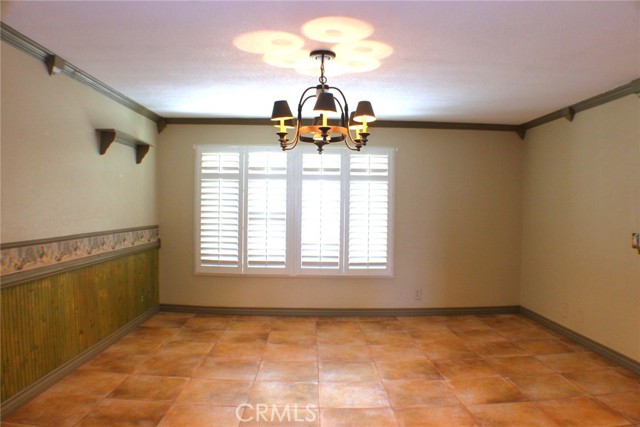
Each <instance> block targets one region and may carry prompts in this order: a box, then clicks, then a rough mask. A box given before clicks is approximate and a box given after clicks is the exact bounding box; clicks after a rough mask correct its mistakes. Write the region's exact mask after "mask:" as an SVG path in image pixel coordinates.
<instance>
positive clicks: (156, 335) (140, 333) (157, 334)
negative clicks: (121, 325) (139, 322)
mask: <svg viewBox="0 0 640 427" xmlns="http://www.w3.org/2000/svg"><path fill="white" fill-rule="evenodd" d="M178 332H180V327H167V328H155V327H147V326H144V325H143V326H140V327H139V328H138V329H136V330H135V331H133V332H131V333H130V334H129V335H127V338H128V339H140V340H161V341H166V340H168V339H171V338H172V337H174V336H175V335H176V334H177V333H178Z"/></svg>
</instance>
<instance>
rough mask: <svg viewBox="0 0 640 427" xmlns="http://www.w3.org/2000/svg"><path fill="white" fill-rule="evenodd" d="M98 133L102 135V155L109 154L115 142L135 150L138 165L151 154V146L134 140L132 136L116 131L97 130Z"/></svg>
mask: <svg viewBox="0 0 640 427" xmlns="http://www.w3.org/2000/svg"><path fill="white" fill-rule="evenodd" d="M96 132H98V134H99V135H100V155H103V154H105V153H106V152H107V150H108V149H109V147H110V146H111V144H113V143H114V142H117V143H120V144H123V145H127V146H129V147H132V148H135V150H136V163H137V164H140V163H141V162H142V159H143V158H144V156H145V155H146V154H147V153H148V152H149V148H150V147H151V144H147V143H146V142H144V141H140V140H139V139H136V138H134V137H133V136H131V135H127V134H126V133H124V132H120V131H119V130H115V129H96Z"/></svg>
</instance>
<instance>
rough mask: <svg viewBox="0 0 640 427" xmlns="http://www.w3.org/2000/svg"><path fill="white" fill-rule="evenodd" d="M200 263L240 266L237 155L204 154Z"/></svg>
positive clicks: (201, 183) (212, 265)
mask: <svg viewBox="0 0 640 427" xmlns="http://www.w3.org/2000/svg"><path fill="white" fill-rule="evenodd" d="M200 172H201V173H200V176H201V180H200V248H199V249H200V265H201V266H208V267H236V268H237V267H239V266H240V219H239V213H240V158H239V155H238V153H203V154H202V157H201V171H200Z"/></svg>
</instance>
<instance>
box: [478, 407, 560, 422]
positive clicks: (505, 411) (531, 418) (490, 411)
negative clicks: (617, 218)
mask: <svg viewBox="0 0 640 427" xmlns="http://www.w3.org/2000/svg"><path fill="white" fill-rule="evenodd" d="M469 411H471V413H472V414H473V416H474V417H475V418H476V420H478V423H479V425H481V426H491V427H514V426H518V427H559V426H557V424H556V423H555V422H554V421H553V420H551V419H550V418H549V417H547V416H546V415H545V414H544V413H543V412H542V411H541V410H540V408H538V407H537V406H536V404H534V403H531V402H519V403H498V404H493V405H479V406H470V407H469Z"/></svg>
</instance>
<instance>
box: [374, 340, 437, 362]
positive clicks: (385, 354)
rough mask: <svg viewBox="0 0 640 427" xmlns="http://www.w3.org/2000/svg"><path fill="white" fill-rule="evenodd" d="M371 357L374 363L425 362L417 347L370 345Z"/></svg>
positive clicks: (424, 357)
mask: <svg viewBox="0 0 640 427" xmlns="http://www.w3.org/2000/svg"><path fill="white" fill-rule="evenodd" d="M369 347H370V349H371V357H373V359H374V360H376V361H400V360H426V356H425V355H424V353H423V352H422V351H421V350H420V349H419V348H418V346H417V345H393V344H385V345H371V346H369Z"/></svg>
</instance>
